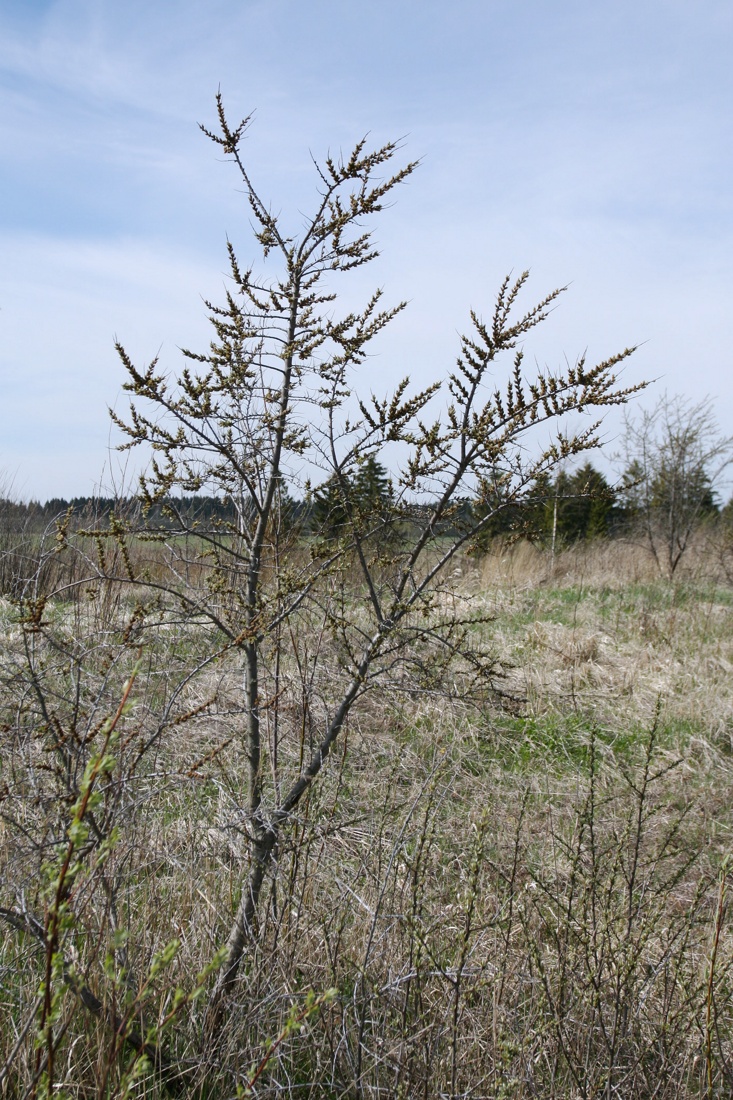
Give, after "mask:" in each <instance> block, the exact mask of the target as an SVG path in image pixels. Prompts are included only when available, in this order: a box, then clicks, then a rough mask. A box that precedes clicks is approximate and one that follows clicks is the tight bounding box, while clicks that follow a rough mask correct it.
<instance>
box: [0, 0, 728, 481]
mask: <svg viewBox="0 0 733 1100" xmlns="http://www.w3.org/2000/svg"><path fill="white" fill-rule="evenodd" d="M732 45H733V9H731V6H730V4H729V3H728V2H726V3H722V2H714V0H711V2H710V3H707V4H706V5H704V7H701V6H694V7H693V6H691V5H689V4H688V3H682V2H679V3H678V2H676V0H662V2H661V3H659V4H655V5H641V4H638V2H637V3H631V2H630V0H620V2H619V3H617V4H614V5H605V6H603V7H599V6H597V5H589V4H587V2H586V3H580V2H579V0H561V2H559V3H557V4H553V5H548V4H547V3H546V0H523V2H517V3H511V4H510V3H508V2H506V0H491V2H488V3H487V2H486V0H456V2H455V3H453V4H450V5H446V4H445V3H444V2H440V3H439V2H438V0H419V2H418V0H404V2H403V3H400V4H395V3H394V2H393V0H390V2H387V0H374V2H373V3H372V4H370V5H369V6H368V7H367V8H365V7H364V6H363V5H356V4H344V3H343V0H313V2H312V3H308V4H303V3H297V2H296V0H261V2H259V3H253V2H246V0H211V2H210V3H208V4H207V5H202V4H201V3H199V0H175V2H174V0H160V2H159V3H156V4H149V3H143V2H141V0H130V2H129V3H127V4H125V5H120V4H116V3H112V2H111V0H53V2H47V3H41V2H34V0H24V3H23V4H20V3H18V4H16V5H15V6H13V5H12V4H9V5H7V6H6V7H4V8H3V11H2V12H1V13H0V94H2V99H3V110H2V112H0V141H2V144H3V151H4V158H3V162H4V163H3V175H4V181H3V190H4V194H5V196H6V198H5V201H4V204H3V206H2V207H1V208H0V249H1V250H2V272H1V277H2V285H1V286H0V306H1V307H2V312H0V384H1V385H2V397H3V400H2V402H0V468H1V467H7V468H9V469H11V470H18V471H19V477H20V481H21V482H22V483H23V484H24V485H25V490H24V491H26V492H27V493H31V494H34V495H38V496H43V495H44V494H46V495H52V494H61V493H67V494H71V493H74V492H76V491H83V489H80V482H79V479H80V478H82V479H83V478H85V477H88V476H91V477H94V476H96V471H97V469H98V468H99V466H100V463H101V462H102V461H103V460H104V454H103V453H101V452H103V451H104V448H105V446H106V441H107V437H108V429H107V423H106V420H105V413H104V407H105V405H106V404H108V403H111V402H113V401H114V400H115V397H116V395H117V389H118V387H119V381H120V375H119V372H118V371H117V370H116V366H115V364H114V359H113V357H112V355H111V351H110V347H111V340H112V337H113V335H114V334H115V333H117V334H118V335H120V336H122V337H125V338H126V339H127V338H129V339H130V340H131V342H132V343H133V344H134V345H135V348H136V349H137V350H139V353H140V354H141V355H143V356H147V355H150V354H153V353H154V352H155V351H156V349H157V347H158V346H159V344H161V343H163V344H164V348H165V349H168V348H169V347H171V348H173V347H174V346H175V344H176V343H186V342H189V343H195V342H196V339H204V338H205V328H206V326H205V320H204V311H203V308H202V307H201V308H199V306H198V295H199V293H204V294H208V293H213V294H214V295H216V291H217V288H218V286H219V285H220V283H221V279H222V275H221V269H222V267H223V243H224V238H225V235H226V234H227V233H228V234H229V235H230V236H231V237H232V239H233V240H234V241H235V242H237V243H238V244H240V245H241V246H242V248H243V251H244V253H245V255H246V254H247V233H248V214H247V211H246V209H245V208H244V207H243V205H242V200H241V195H239V194H238V193H237V190H236V178H235V177H234V176H233V175H232V174H231V170H230V169H229V168H228V167H226V166H225V165H223V164H222V163H221V156H220V155H218V153H217V151H216V150H215V149H214V148H212V147H211V146H209V145H207V142H206V140H205V139H204V137H203V136H202V135H201V134H200V133H199V131H198V130H197V127H196V123H197V122H198V121H203V122H206V123H211V122H213V117H214V111H213V95H214V92H215V90H216V88H217V86H218V85H219V84H221V86H222V88H223V90H224V92H225V96H226V101H227V103H228V104H229V109H230V110H231V113H232V116H233V117H234V116H238V115H239V114H241V113H246V112H248V111H250V110H252V109H253V108H257V116H256V119H255V122H254V125H253V127H252V129H251V131H250V136H249V138H248V144H247V154H248V156H249V158H250V163H251V164H252V165H253V173H254V176H255V178H256V179H257V180H258V181H260V184H261V189H262V192H263V194H264V195H265V196H266V197H268V198H271V199H272V202H273V204H274V206H275V208H276V209H281V210H283V212H284V216H286V217H287V218H288V219H289V224H290V225H291V226H292V227H293V228H294V229H296V230H297V227H298V225H299V223H300V218H301V214H300V212H301V211H303V210H305V209H307V208H308V206H309V204H310V202H311V198H312V196H313V193H314V186H315V184H314V177H313V172H312V166H311V164H310V159H309V150H312V151H313V153H314V154H315V155H316V156H322V155H323V154H324V153H325V152H326V150H327V149H329V148H330V149H331V150H338V149H339V148H342V147H344V148H345V147H347V146H348V145H349V144H350V143H351V142H352V141H353V140H355V139H356V138H357V137H360V136H361V135H362V134H363V133H364V132H365V131H367V130H371V131H372V135H373V140H374V141H375V142H379V141H381V140H384V139H386V138H392V137H395V136H398V135H400V134H406V135H407V142H408V149H407V154H409V155H410V156H422V157H423V158H424V159H423V164H422V167H421V169H420V171H419V173H418V174H417V175H416V176H415V177H414V178H413V180H412V181H411V183H410V184H409V186H408V187H407V188H405V189H404V190H403V192H402V193H401V194H400V196H399V201H398V205H397V207H396V209H394V210H390V211H388V212H387V213H386V214H385V215H384V216H383V219H382V222H381V225H380V228H379V234H378V235H379V238H380V241H381V244H382V246H383V252H384V255H383V257H382V259H381V260H380V261H379V265H378V267H376V268H375V270H374V273H373V279H374V281H376V282H378V283H383V284H385V287H386V290H387V293H388V294H389V295H390V296H391V297H392V298H393V299H399V298H401V297H403V296H407V297H409V298H410V299H411V300H412V301H411V307H410V310H409V311H408V313H407V314H405V315H404V316H403V317H401V318H400V321H399V323H398V324H397V325H396V326H395V328H394V331H393V333H392V334H391V335H390V336H389V337H385V339H384V340H383V342H382V346H381V351H382V356H381V360H373V361H372V362H371V363H370V384H373V385H374V386H381V385H385V386H386V385H388V384H389V382H390V380H391V379H392V378H393V377H394V373H395V369H396V368H395V364H397V365H398V366H397V369H398V370H399V373H402V372H403V371H407V372H411V373H413V374H414V376H415V378H416V381H422V380H424V379H427V378H429V377H435V376H436V375H437V374H440V373H441V372H443V371H444V370H445V369H446V366H447V365H448V364H449V363H450V362H451V360H452V357H453V354H454V351H455V339H456V336H455V332H456V329H457V328H460V327H461V326H462V325H463V322H464V319H465V317H466V315H467V309H468V306H469V305H473V306H476V307H477V308H479V309H480V310H483V311H484V312H487V311H488V308H489V301H490V296H491V294H492V293H493V291H494V289H495V286H496V283H497V281H498V279H499V278H500V277H501V276H502V275H503V274H504V273H505V272H506V271H507V270H508V269H509V268H514V269H515V270H518V269H522V268H524V267H525V266H531V267H532V269H533V278H534V282H535V285H536V287H537V291H538V293H541V292H542V291H544V290H546V289H548V288H549V287H550V286H554V285H556V284H557V283H564V282H568V281H570V282H572V284H573V285H572V288H571V291H570V293H569V295H568V296H567V300H566V302H565V303H564V305H563V306H562V308H561V309H560V310H559V311H558V313H557V314H556V315H555V316H553V318H552V320H551V322H550V324H549V326H548V327H547V330H546V335H545V337H544V344H543V347H542V349H541V352H538V354H541V355H542V356H544V357H546V358H547V360H548V361H552V359H553V358H555V357H557V356H560V355H562V354H563V350H566V351H567V353H568V354H569V355H570V356H571V357H572V356H574V355H575V354H577V353H578V352H580V351H582V350H583V348H584V347H585V346H586V345H588V346H589V348H590V351H591V353H592V354H595V355H603V354H607V353H609V352H610V351H613V350H616V349H617V348H618V347H620V346H621V345H622V344H625V343H628V342H635V341H639V340H646V341H648V342H647V343H646V344H645V346H644V348H643V349H642V351H641V352H640V353H639V356H638V359H637V361H636V363H633V362H632V364H631V365H630V366H629V370H630V371H633V372H635V376H637V374H638V376H639V377H641V376H642V375H643V374H645V375H652V376H656V375H664V377H665V384H666V385H667V387H668V388H669V389H671V390H675V389H679V390H681V391H683V392H685V391H687V392H694V393H700V392H711V393H716V394H719V396H720V400H719V403H718V410H719V412H720V415H721V418H723V419H727V422H728V424H729V426H730V425H733V382H731V378H732V377H733V372H731V369H730V368H731V352H730V347H731V335H733V334H732V333H731V321H730V320H729V316H730V309H729V302H730V297H731V292H733V261H731V256H733V247H732V246H733V239H732V238H733V218H732V217H731V175H732V174H733V142H732V141H731V137H732V136H733V135H731V126H732V123H731V114H730V100H731V93H732V92H733V77H731V74H730V64H729V58H730V53H731V46H732ZM371 281H372V278H371V277H370V280H369V282H370V283H371ZM365 285H366V284H365ZM128 334H129V337H128ZM79 395H82V399H81V400H80V397H79ZM49 455H53V456H54V458H53V461H52V462H49V460H48V456H49ZM92 470H93V471H94V473H89V471H92ZM85 471H86V472H85Z"/></svg>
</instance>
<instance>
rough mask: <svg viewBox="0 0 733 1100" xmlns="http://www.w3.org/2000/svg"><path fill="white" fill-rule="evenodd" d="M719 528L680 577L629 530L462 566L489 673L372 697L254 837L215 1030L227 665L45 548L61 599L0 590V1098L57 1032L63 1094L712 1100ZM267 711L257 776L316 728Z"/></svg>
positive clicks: (234, 777)
mask: <svg viewBox="0 0 733 1100" xmlns="http://www.w3.org/2000/svg"><path fill="white" fill-rule="evenodd" d="M716 539H717V541H716V540H715V539H713V538H710V539H708V540H707V541H706V540H704V539H703V538H702V537H701V538H700V539H699V540H698V543H697V544H696V546H695V547H694V548H693V549H692V550H691V551H690V553H689V555H688V558H687V559H686V562H685V565H684V567H681V568H680V570H679V571H678V574H676V576H675V579H674V582H670V581H668V580H666V579H664V578H660V577H659V575H658V573H657V572H656V570H655V567H654V563H653V562H652V561H651V559H650V557H649V555H648V554H647V553H646V552H645V551H644V550H643V549H642V548H640V547H637V546H634V545H631V544H624V543H622V542H616V543H612V542H596V543H593V542H591V543H588V544H586V545H584V546H579V547H576V548H573V549H569V550H565V551H563V552H561V553H558V555H557V556H556V558H555V559H554V560H553V559H551V557H550V554H549V552H547V551H541V550H538V549H536V548H534V547H532V546H530V545H528V544H521V543H520V544H518V545H514V546H512V545H509V544H496V545H495V546H494V547H493V549H492V550H491V551H490V552H489V553H488V554H487V555H485V556H484V557H482V558H479V557H466V558H464V559H462V560H461V561H460V563H459V566H458V567H457V568H458V569H460V576H457V577H456V578H455V579H456V580H457V582H458V583H457V586H456V589H455V591H454V593H453V594H452V595H451V596H450V597H448V596H446V601H449V600H452V601H453V604H450V605H449V603H446V607H444V608H443V609H442V612H443V613H449V614H450V613H452V608H453V606H455V611H456V614H462V613H463V612H464V611H466V610H470V611H471V612H474V613H480V615H479V616H478V617H479V619H481V620H482V621H481V622H480V623H477V625H476V627H475V629H476V631H478V632H480V633H481V639H480V640H481V641H482V642H483V643H486V642H488V643H489V645H490V647H491V649H492V652H493V653H495V664H494V666H493V668H492V671H491V674H490V676H488V677H487V681H486V684H485V685H484V687H485V690H483V691H480V690H476V689H475V686H474V688H473V689H472V690H471V691H467V690H465V688H464V684H463V682H462V681H461V680H460V678H457V679H456V681H455V683H441V684H436V685H434V686H433V687H431V685H430V684H429V683H424V684H419V685H418V684H415V685H414V686H411V685H410V683H409V682H405V679H404V677H403V678H402V679H401V680H400V681H399V682H397V680H395V682H394V683H389V682H387V683H386V684H383V685H381V686H380V688H379V690H375V691H374V692H371V693H369V692H367V693H366V694H365V695H364V697H363V700H362V702H361V703H360V705H359V707H358V709H356V710H354V711H353V713H352V715H351V716H350V719H349V722H348V726H347V728H346V729H345V730H344V731H343V734H342V736H341V738H340V740H339V742H338V744H337V746H336V748H335V750H334V752H333V753H332V755H331V757H329V760H328V762H327V765H326V766H325V767H324V770H323V771H322V773H321V774H320V775H319V777H318V781H317V782H314V783H313V785H312V787H311V788H310V791H309V793H308V795H307V796H306V798H305V799H304V801H303V802H302V803H301V804H300V806H299V808H298V813H297V815H296V818H295V820H294V822H293V824H292V825H291V826H290V827H289V828H288V829H287V830H286V831H285V832H284V833H283V836H282V838H281V840H280V842H279V844H278V847H277V849H276V851H275V854H274V860H273V866H272V868H271V872H270V875H269V878H268V880H267V884H266V888H265V889H266V893H265V900H264V902H263V905H262V908H261V915H260V921H259V926H258V929H257V938H256V942H255V943H254V944H253V946H252V948H251V950H250V951H249V953H248V956H247V959H246V964H245V966H244V967H243V969H242V971H241V972H240V975H239V977H238V980H237V984H236V989H235V993H234V996H233V997H232V999H231V1003H230V1004H229V1005H228V1008H227V1015H228V1019H227V1027H226V1029H225V1031H224V1034H223V1038H222V1039H221V1040H220V1041H218V1042H216V1043H210V1042H207V1039H206V1003H207V997H206V991H207V989H208V988H209V987H210V984H211V981H212V980H213V972H212V970H211V962H212V957H213V956H214V955H215V952H216V949H217V947H218V946H219V945H220V943H221V937H222V935H223V934H224V932H225V930H226V928H227V927H228V924H229V922H230V921H231V914H232V913H233V911H234V910H235V909H236V906H237V903H238V900H239V893H240V891H241V888H242V881H243V875H244V870H246V868H245V867H244V865H245V864H246V860H247V858H248V855H247V853H248V846H247V843H246V830H247V820H246V815H245V813H244V811H243V809H242V799H243V796H242V790H243V782H244V780H243V776H244V774H245V770H246V761H245V759H244V757H245V746H244V744H243V740H242V737H241V733H240V729H241V723H240V716H241V707H242V702H241V680H242V672H241V667H240V663H239V659H238V655H237V653H236V650H229V651H224V652H219V653H218V655H217V658H216V660H213V659H212V657H211V652H212V641H211V637H210V628H209V627H207V626H206V624H204V623H203V622H199V621H197V620H196V619H195V617H194V618H191V617H190V616H189V617H185V616H184V615H183V612H181V615H180V622H177V620H176V617H175V615H174V614H173V613H172V612H171V609H170V607H168V608H167V609H166V611H165V615H164V614H163V612H162V611H161V610H160V609H159V608H158V607H157V605H156V594H155V589H154V584H153V586H152V587H151V588H150V590H149V591H148V592H147V593H146V595H145V600H144V607H143V606H142V603H141V597H140V596H139V593H138V592H137V591H136V590H135V588H134V587H133V586H132V585H129V586H128V587H125V586H124V585H121V584H116V585H114V586H112V585H106V584H105V583H103V582H94V583H93V582H92V581H90V582H89V583H88V584H86V583H84V584H81V583H77V581H78V578H79V577H80V576H82V575H83V568H82V565H80V564H79V563H78V562H77V564H76V565H74V566H73V567H72V566H71V565H70V566H68V569H69V570H70V571H69V572H68V575H67V574H65V573H64V569H66V568H67V567H66V566H65V565H63V563H62V562H61V557H62V556H63V555H61V556H60V558H59V562H58V563H57V564H56V565H54V566H53V568H54V569H56V571H57V572H56V574H55V576H54V583H53V585H51V586H50V587H51V588H53V589H54V591H55V592H56V594H55V595H51V596H50V598H48V600H44V599H42V598H41V597H42V593H39V592H38V591H35V592H34V591H33V590H32V589H29V590H26V591H25V594H24V599H23V602H22V604H21V605H19V603H18V600H17V598H15V599H13V598H5V599H3V600H2V602H0V654H1V656H0V759H1V761H2V764H1V771H0V798H1V801H0V814H1V816H0V915H1V916H2V917H3V923H2V936H0V1096H2V1097H13V1098H16V1097H17V1098H23V1097H31V1096H36V1095H39V1096H40V1095H43V1089H44V1087H45V1085H44V1081H47V1079H48V1077H49V1067H48V1064H47V1062H46V1061H45V1059H46V1058H47V1051H48V1049H49V1035H50V1034H51V1033H53V1042H52V1043H51V1047H52V1048H53V1081H54V1088H53V1092H54V1095H56V1096H66V1097H74V1098H77V1097H78V1098H86V1097H90V1098H91V1097H100V1098H101V1097H105V1098H106V1097H122V1096H134V1097H143V1096H144V1097H157V1096H165V1095H183V1096H187V1097H189V1096H190V1097H197V1098H201V1100H204V1098H207V1100H224V1098H227V1100H228V1098H230V1097H231V1098H233V1097H236V1096H245V1095H252V1096H256V1097H262V1098H264V1097H280V1096H282V1097H286V1096H287V1097H293V1098H296V1097H297V1098H303V1100H305V1098H306V1097H309V1098H316V1097H318V1098H326V1097H328V1098H333V1100H336V1098H347V1097H349V1098H351V1097H360V1098H361V1097H363V1098H377V1097H384V1098H398V1097H404V1098H412V1097H415V1098H417V1097H424V1098H426V1100H428V1098H438V1097H451V1098H458V1097H462V1098H463V1097H465V1098H471V1100H481V1098H487V1100H488V1098H491V1100H499V1098H505V1097H506V1098H517V1100H518V1098H530V1097H541V1098H543V1100H544V1098H558V1100H559V1098H566V1097H567V1098H570V1097H572V1098H576V1097H578V1098H583V1100H591V1098H599V1100H600V1098H602V1097H603V1098H611V1097H618V1098H631V1097H639V1098H647V1097H648V1098H652V1097H654V1098H659V1100H662V1098H669V1100H671V1098H682V1097H685V1098H686V1097H706V1098H707V1097H727V1096H730V1095H731V1092H733V1001H732V1000H731V994H732V992H733V969H732V967H733V933H732V931H731V926H730V918H729V912H728V894H727V890H728V887H729V871H728V864H727V862H726V861H727V858H728V854H729V853H730V851H731V844H732V838H731V825H732V824H733V800H732V799H731V791H732V790H733V675H732V673H733V584H731V577H730V575H729V573H727V571H726V566H727V565H729V549H728V547H727V544H726V543H725V542H724V541H720V539H719V538H717V536H716ZM145 552H146V553H150V554H151V555H154V554H155V553H156V552H158V550H157V548H156V547H151V548H148V550H146V551H145ZM160 553H162V551H160ZM726 555H728V556H726ZM49 568H50V567H49ZM149 576H152V578H153V581H154V574H152V573H151V574H149ZM64 577H67V583H69V584H71V583H72V582H71V580H69V578H76V580H74V582H73V583H74V587H73V588H70V589H68V590H67V592H66V593H64V583H65V582H64ZM72 594H73V598H71V596H72ZM354 601H355V602H354V607H353V609H352V611H351V613H353V614H356V615H358V596H354ZM156 616H158V618H156ZM21 619H22V620H23V621H20V620H21ZM143 620H144V622H145V628H143ZM153 626H154V627H155V629H152V627H153ZM301 642H302V644H303V645H304V646H305V645H306V644H307V645H312V646H313V647H316V646H321V647H324V649H325V650H326V651H327V655H328V647H329V646H334V647H335V644H336V643H335V642H334V641H333V640H332V639H318V638H316V637H314V638H313V639H312V640H311V639H301ZM338 659H339V657H338V654H337V653H336V652H334V654H333V660H334V661H337V660H338ZM135 669H136V672H135V682H134V684H133V686H132V690H131V692H130V697H129V698H130V702H129V704H128V707H127V709H126V710H125V713H124V715H121V716H120V719H119V722H118V724H117V725H116V726H115V728H114V730H113V731H111V732H110V730H109V728H108V727H109V722H107V724H106V725H105V719H108V717H109V716H110V715H112V714H114V713H115V710H116V708H117V707H118V706H119V703H120V699H121V697H122V691H123V685H124V683H125V681H126V680H127V679H128V678H129V677H130V675H131V674H132V673H133V670H135ZM291 671H292V670H290V669H287V668H286V669H283V670H281V672H280V674H281V675H282V677H283V678H284V679H286V678H287V677H288V676H289V675H290V672H291ZM293 676H294V673H293ZM296 682H297V678H295V676H294V679H293V683H296ZM313 691H314V693H315V697H316V698H320V697H321V694H322V695H323V698H324V699H327V691H328V684H327V683H324V684H314V685H313ZM319 693H321V694H319ZM287 698H288V702H287V707H285V706H283V710H282V713H280V712H278V713H279V714H280V717H279V719H278V720H279V721H280V722H281V723H283V724H284V723H286V722H287V723H288V726H289V729H290V730H291V731H295V732H294V734H293V736H291V737H289V738H288V739H285V738H284V737H283V738H280V737H279V735H278V730H277V729H275V728H269V726H268V729H267V745H268V750H267V761H266V764H265V768H266V770H267V774H268V782H271V783H272V785H273V788H274V789H277V787H278V784H279V783H280V782H282V776H284V775H286V774H290V773H293V774H294V773H297V770H298V768H299V767H302V760H303V757H304V754H305V753H306V752H307V750H308V747H309V743H310V739H312V737H313V736H314V734H313V730H312V729H311V725H312V724H313V723H316V722H317V720H318V713H317V708H315V707H313V706H312V705H311V704H310V702H309V700H308V699H305V698H303V699H302V700H300V702H299V701H298V698H297V693H293V692H291V694H290V695H288V697H287ZM324 706H325V703H324ZM273 725H274V720H273ZM100 746H102V747H103V748H104V753H101V752H100V754H99V756H98V763H97V764H96V765H94V761H95V759H97V757H95V752H96V751H97V749H98V748H99V747H100ZM90 761H91V762H92V764H93V765H94V766H95V767H97V771H96V772H95V773H94V777H93V779H94V784H95V785H94V791H93V794H90V796H89V803H88V805H86V806H85V808H84V813H83V815H82V814H81V812H80V810H79V802H80V798H81V797H82V795H83V792H84V790H86V789H87V788H90V776H91V772H90V770H89V768H90ZM85 769H86V771H85ZM85 776H86V779H85ZM85 783H86V787H85ZM90 789H91V788H90ZM79 792H82V794H80V793H79ZM75 815H76V816H75ZM82 817H83V820H82ZM74 821H76V822H77V825H79V828H77V830H76V832H75V833H73V837H72V840H69V837H70V836H71V835H72V834H71V833H70V830H69V826H70V823H72V822H74ZM80 823H81V824H80ZM82 826H83V827H82ZM102 836H103V837H104V838H105V841H104V844H99V843H97V844H95V837H102ZM72 841H73V842H72ZM67 857H68V858H67ZM64 859H67V863H68V867H67V869H66V872H64V874H65V875H66V879H65V882H66V883H67V885H66V886H65V887H64V891H63V897H61V894H60V893H59V889H58V883H59V881H60V879H61V877H63V875H62V873H61V871H62V864H63V861H64ZM243 868H244V870H243ZM54 890H56V894H54ZM58 899H61V901H60V902H59V900H58ZM52 933H53V935H54V936H55V940H54V944H55V946H54V949H53V951H52V950H51V948H50V947H49V937H50V936H51V934H52ZM177 991H178V992H177ZM89 994H91V997H92V999H91V1000H90V997H89ZM94 999H96V1005H95V1004H94V1003H93V1000H94ZM44 1004H45V1008H44ZM41 1019H43V1028H45V1031H44V1030H43V1028H41V1025H40V1024H39V1020H41ZM39 1028H41V1034H39ZM124 1036H127V1038H128V1040H129V1039H130V1036H133V1038H134V1036H137V1037H138V1042H137V1046H138V1052H139V1050H140V1049H143V1047H144V1045H145V1043H147V1044H148V1048H149V1050H150V1052H152V1053H150V1056H149V1057H148V1058H147V1059H145V1058H140V1057H139V1056H138V1054H137V1053H136V1052H135V1050H134V1049H133V1047H134V1045H135V1044H134V1042H133V1043H131V1042H129V1041H128V1042H127V1043H125V1041H124ZM44 1074H45V1075H46V1076H44Z"/></svg>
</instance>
